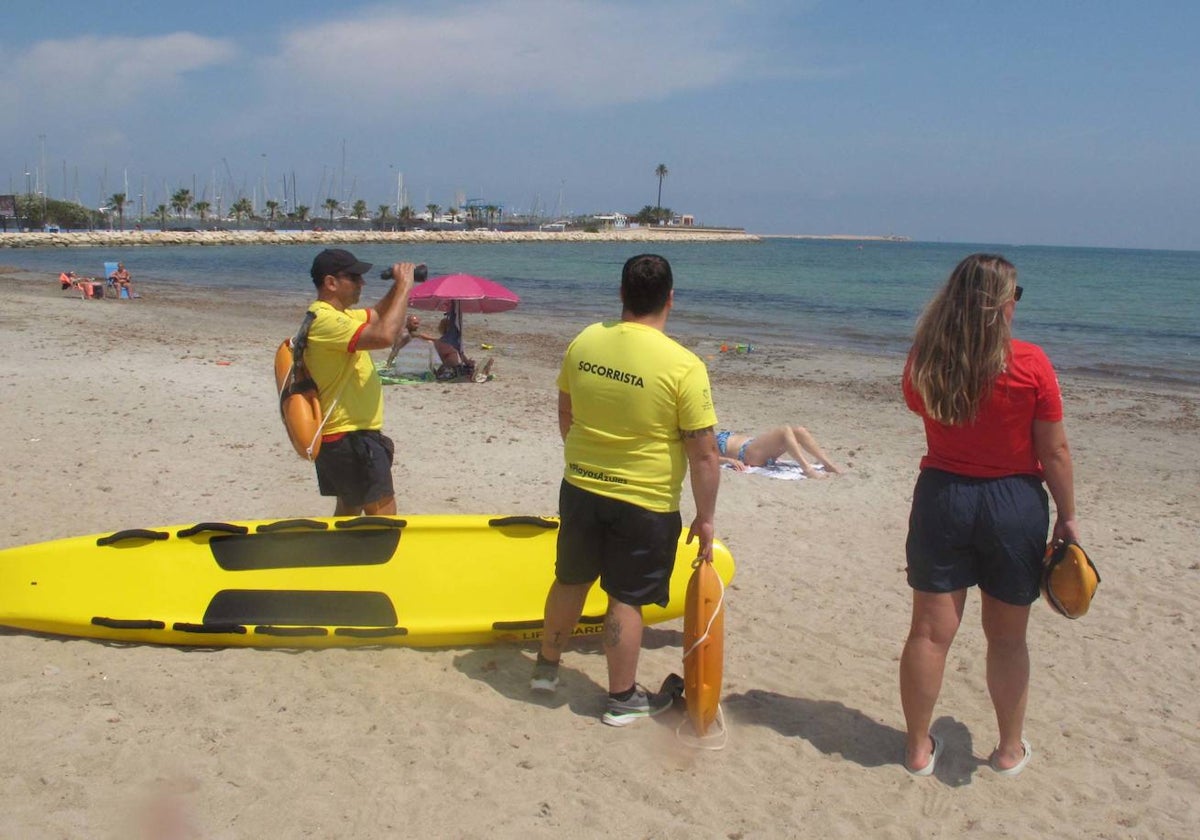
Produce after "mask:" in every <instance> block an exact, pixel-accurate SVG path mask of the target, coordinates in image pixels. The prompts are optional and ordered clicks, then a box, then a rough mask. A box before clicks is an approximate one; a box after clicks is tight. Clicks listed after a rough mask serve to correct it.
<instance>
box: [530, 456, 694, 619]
mask: <svg viewBox="0 0 1200 840" xmlns="http://www.w3.org/2000/svg"><path fill="white" fill-rule="evenodd" d="M558 513H559V516H560V517H561V518H562V523H561V525H560V526H559V529H558V558H557V560H556V561H555V563H554V576H555V577H556V578H557V579H558V582H559V583H564V584H569V585H573V584H580V583H591V582H592V581H594V580H595V579H596V578H600V588H601V589H603V590H604V591H605V592H606V593H608V595H609V597H611V598H615V599H616V600H618V601H620V602H621V603H623V604H629V605H630V606H635V607H640V606H645V605H646V604H658V605H659V606H660V607H665V606H666V605H667V601H668V599H669V596H670V590H671V572H672V571H673V570H674V568H675V553H676V550H677V546H678V545H679V534H680V531H681V530H682V528H683V520H682V518H681V517H680V515H679V511H677V510H676V511H672V512H671V513H659V512H657V511H653V510H646V509H645V508H643V507H639V506H637V505H634V504H630V503H629V502H622V501H620V500H619V499H610V498H608V497H607V496H599V495H597V494H595V493H589V492H588V491H586V490H580V489H579V488H578V487H576V486H575V485H573V484H571V483H570V482H568V481H565V480H564V481H563V483H562V487H560V488H559V491H558Z"/></svg>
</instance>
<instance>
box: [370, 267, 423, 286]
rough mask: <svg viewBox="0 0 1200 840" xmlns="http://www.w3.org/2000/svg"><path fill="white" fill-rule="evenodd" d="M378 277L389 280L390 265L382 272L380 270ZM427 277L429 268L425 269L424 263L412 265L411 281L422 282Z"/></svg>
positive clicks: (390, 276)
mask: <svg viewBox="0 0 1200 840" xmlns="http://www.w3.org/2000/svg"><path fill="white" fill-rule="evenodd" d="M379 277H380V278H381V279H383V280H391V279H392V269H391V266H388V267H387V268H385V269H384V270H383V271H382V272H380V274H379ZM428 279H429V269H427V268H426V267H425V263H417V264H416V265H415V266H413V282H414V283H424V282H425V281H426V280H428Z"/></svg>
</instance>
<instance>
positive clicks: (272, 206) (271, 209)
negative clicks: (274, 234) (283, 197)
mask: <svg viewBox="0 0 1200 840" xmlns="http://www.w3.org/2000/svg"><path fill="white" fill-rule="evenodd" d="M263 206H264V207H266V208H267V218H268V219H269V220H270V221H271V222H274V221H275V213H276V211H278V210H279V202H278V201H275V200H274V199H271V200H269V201H267V202H266V204H264V205H263Z"/></svg>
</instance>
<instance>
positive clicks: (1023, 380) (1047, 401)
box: [903, 338, 1063, 478]
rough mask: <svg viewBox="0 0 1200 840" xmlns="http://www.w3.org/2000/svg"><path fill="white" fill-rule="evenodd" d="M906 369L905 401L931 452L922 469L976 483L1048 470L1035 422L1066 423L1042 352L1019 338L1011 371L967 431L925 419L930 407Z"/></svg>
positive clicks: (1055, 380) (999, 380) (1001, 377)
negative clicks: (1041, 455)
mask: <svg viewBox="0 0 1200 840" xmlns="http://www.w3.org/2000/svg"><path fill="white" fill-rule="evenodd" d="M911 365H912V358H911V357H910V358H909V361H908V362H907V363H906V364H905V365H904V382H903V388H904V401H905V402H906V403H908V407H909V408H910V409H912V410H913V411H914V412H916V413H917V414H919V415H921V418H922V419H923V420H924V421H925V443H926V445H927V446H928V448H929V450H928V452H926V453H925V457H924V458H922V459H921V469H925V468H926V467H932V468H934V469H938V470H945V471H946V472H951V473H955V474H956V475H965V476H971V477H973V478H998V477H1000V476H1005V475H1036V476H1039V477H1040V476H1041V474H1042V465H1041V463H1039V462H1038V459H1037V454H1036V453H1035V452H1034V451H1033V421H1034V420H1045V421H1047V422H1050V423H1054V422H1057V421H1059V420H1062V416H1063V412H1062V393H1061V392H1060V391H1059V388H1058V377H1056V376H1055V375H1054V368H1053V367H1052V366H1051V365H1050V360H1049V359H1048V358H1046V354H1045V353H1044V352H1042V348H1040V347H1038V346H1037V345H1036V344H1030V343H1029V342H1027V341H1018V340H1017V339H1015V338H1014V339H1013V342H1012V355H1011V358H1010V359H1009V362H1008V367H1007V368H1006V369H1005V370H1004V371H1003V372H1002V373H1001V374H1000V375H999V376H998V377H997V378H996V384H995V385H994V386H993V387H992V393H991V394H989V395H988V396H987V397H986V398H984V401H983V404H982V405H981V406H980V407H979V416H978V417H977V418H976V419H975V422H974V423H971V424H969V425H966V426H947V425H944V424H942V423H939V422H937V421H936V420H931V419H929V417H927V416H926V414H925V404H924V403H923V402H922V401H921V397H920V395H919V394H918V393H917V392H916V390H915V389H914V388H913V387H912V382H911V381H910V379H909V368H910V366H911Z"/></svg>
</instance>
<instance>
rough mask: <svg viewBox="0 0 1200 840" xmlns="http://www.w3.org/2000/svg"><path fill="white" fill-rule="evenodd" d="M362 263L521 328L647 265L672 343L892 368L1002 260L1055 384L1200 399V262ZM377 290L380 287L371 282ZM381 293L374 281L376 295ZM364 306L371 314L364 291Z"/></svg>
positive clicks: (678, 251) (784, 257)
mask: <svg viewBox="0 0 1200 840" xmlns="http://www.w3.org/2000/svg"><path fill="white" fill-rule="evenodd" d="M316 250H317V249H316V248H315V247H314V246H307V245H306V246H229V247H209V246H193V247H164V248H158V247H154V248H136V249H135V248H125V249H109V248H86V249H84V248H71V249H61V248H59V249H52V250H51V249H12V250H5V251H0V264H3V265H12V266H16V267H18V268H21V269H27V270H33V271H45V272H47V273H52V274H53V275H54V276H57V273H58V272H59V271H61V270H63V269H74V270H76V271H78V272H79V273H81V274H97V273H99V272H100V271H101V265H102V263H103V262H104V261H105V260H118V259H119V260H123V261H124V262H125V263H126V264H127V266H128V267H129V268H130V270H131V271H132V272H133V275H134V280H135V282H138V281H140V282H141V283H143V284H144V285H143V287H142V288H143V289H145V290H147V291H148V292H149V293H152V290H153V283H154V281H156V280H167V281H172V282H176V283H186V284H190V285H194V286H196V287H198V288H199V289H206V290H213V291H214V292H215V291H216V290H219V289H221V288H227V287H238V288H242V289H251V290H259V291H261V292H262V294H263V296H264V302H266V301H267V299H268V297H272V296H279V295H285V296H292V295H295V296H297V297H298V298H305V297H308V296H309V295H310V293H311V291H312V286H311V284H310V281H309V280H308V266H309V264H310V263H311V261H312V257H313V255H314V254H315V253H316ZM353 250H354V251H355V253H356V254H357V255H358V256H359V257H360V258H362V259H365V260H368V261H370V262H374V263H377V264H381V265H382V264H390V263H392V262H394V261H396V260H398V259H409V260H413V261H417V262H425V263H427V264H428V266H429V271H430V275H431V276H433V275H437V274H448V273H452V272H466V273H471V274H479V275H482V276H485V277H489V278H491V279H493V280H497V281H499V282H501V283H504V284H505V285H506V286H508V287H509V288H511V289H512V290H513V291H515V292H517V294H519V295H520V296H521V300H522V303H521V309H522V311H523V312H524V313H525V314H527V315H544V316H545V317H547V318H553V319H556V320H565V321H571V322H577V323H579V324H580V325H583V324H586V323H589V322H591V321H595V320H599V319H601V318H604V317H609V316H611V315H612V314H613V313H614V312H616V311H617V307H618V303H617V298H616V294H617V292H616V289H617V282H618V278H619V275H620V268H621V264H622V263H623V262H624V261H625V259H626V258H628V257H629V256H632V255H633V254H634V253H637V252H640V251H653V252H655V253H660V254H662V255H663V256H665V257H667V258H668V259H669V260H670V261H671V264H672V266H673V268H674V270H675V283H676V307H675V310H674V313H673V315H672V321H671V329H672V332H674V333H676V334H680V335H686V336H689V337H702V338H706V339H707V338H711V339H712V340H713V341H714V342H716V343H720V342H723V341H728V342H731V343H742V344H753V343H755V342H772V343H774V342H795V343H798V344H801V345H816V346H829V347H837V348H849V349H856V350H864V351H868V352H872V353H879V354H886V355H896V356H901V355H903V353H904V352H905V351H906V349H907V346H908V341H909V338H910V336H911V334H912V328H913V324H914V322H915V320H916V318H917V315H918V314H919V313H920V310H921V308H922V306H923V305H924V303H925V302H926V301H927V300H928V298H929V296H930V295H931V294H932V293H933V291H934V290H935V289H936V288H937V287H938V286H939V285H940V284H941V283H942V282H943V281H944V280H945V278H946V276H947V275H948V274H949V272H950V270H951V269H952V268H953V267H954V265H955V264H956V263H957V262H958V261H959V260H960V259H961V258H962V257H964V256H966V255H967V254H969V253H972V252H975V251H991V252H996V253H1000V254H1003V255H1004V256H1005V257H1007V258H1008V259H1009V260H1011V261H1012V262H1013V263H1014V264H1015V265H1016V266H1017V270H1018V272H1019V281H1018V282H1020V284H1021V285H1022V286H1024V288H1025V295H1024V297H1023V298H1022V300H1021V303H1020V304H1019V305H1018V308H1017V316H1016V319H1015V321H1014V333H1015V334H1016V335H1017V336H1018V337H1020V338H1024V339H1027V340H1029V341H1033V342H1036V343H1038V344H1040V345H1042V346H1043V347H1044V348H1045V349H1046V351H1047V352H1048V353H1049V355H1050V358H1051V359H1052V360H1053V362H1054V364H1055V366H1056V367H1057V368H1058V370H1059V371H1060V372H1077V373H1088V374H1093V375H1102V376H1108V377H1115V378H1120V379H1129V380H1135V381H1143V382H1163V383H1178V384H1186V385H1191V386H1194V385H1200V319H1198V317H1197V316H1198V315H1200V252H1194V251H1141V250H1119V249H1106V248H1062V247H1044V246H1011V245H983V244H963V243H928V242H847V241H828V240H804V239H787V238H769V239H764V240H762V241H761V242H757V243H729V242H710V243H682V242H681V243H671V242H667V243H645V244H629V243H611V242H599V243H576V242H562V243H554V242H550V243H503V244H454V245H447V244H422V245H407V244H406V245H399V246H397V245H359V246H356V247H355V248H354V249H353ZM372 279H373V280H374V278H372ZM374 282H375V283H378V284H379V285H380V287H382V284H383V281H379V280H374ZM364 299H366V300H371V299H373V297H372V294H371V291H370V288H368V291H367V293H366V295H365V298H364Z"/></svg>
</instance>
